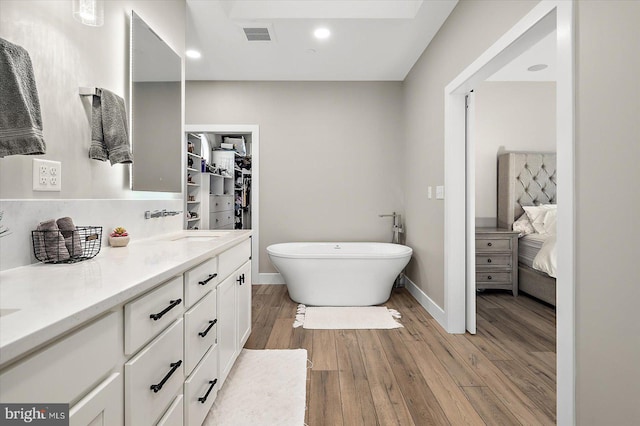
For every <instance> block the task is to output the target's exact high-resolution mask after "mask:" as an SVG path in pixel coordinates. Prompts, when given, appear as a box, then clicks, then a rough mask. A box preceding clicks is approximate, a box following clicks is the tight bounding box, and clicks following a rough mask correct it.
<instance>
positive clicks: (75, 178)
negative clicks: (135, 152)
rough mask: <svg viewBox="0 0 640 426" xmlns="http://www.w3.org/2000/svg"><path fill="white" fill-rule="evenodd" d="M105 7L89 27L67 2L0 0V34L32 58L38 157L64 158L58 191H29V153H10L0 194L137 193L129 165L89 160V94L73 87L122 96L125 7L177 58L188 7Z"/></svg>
mask: <svg viewBox="0 0 640 426" xmlns="http://www.w3.org/2000/svg"><path fill="white" fill-rule="evenodd" d="M104 6H105V11H104V25H103V26H102V27H89V26H86V25H82V24H81V23H79V22H77V21H75V20H74V19H73V17H72V14H71V11H72V2H71V1H69V0H65V1H57V0H51V1H49V0H48V1H31V0H19V1H5V0H2V4H1V5H0V7H1V10H2V13H0V37H2V38H4V39H7V40H9V41H10V42H12V43H15V44H18V45H20V46H22V47H24V48H25V49H26V50H27V51H28V52H29V55H30V56H31V61H32V62H33V67H34V73H35V79H36V84H37V87H38V93H39V98H40V107H41V110H42V121H43V128H44V129H43V132H44V138H45V142H46V144H47V153H46V154H45V155H40V156H38V157H37V158H42V159H47V160H55V161H61V162H62V192H34V191H33V190H32V177H31V168H32V166H31V164H32V159H33V158H34V157H32V156H10V157H6V158H4V159H2V160H0V164H1V165H2V167H0V198H22V199H25V198H38V199H51V198H53V199H69V198H73V199H78V198H80V199H88V198H97V199H104V198H107V199H111V198H135V197H136V194H135V193H134V192H132V191H130V190H129V167H128V166H125V165H115V166H113V167H112V166H111V165H110V164H109V163H108V162H100V161H95V160H89V159H88V150H89V145H90V143H91V126H90V117H91V115H90V105H91V100H90V99H91V98H90V97H84V98H81V97H80V96H79V95H78V87H79V86H95V87H104V88H106V89H109V90H111V91H113V92H115V93H116V94H118V95H120V96H122V97H124V98H125V100H128V98H129V95H128V94H129V47H128V46H129V16H130V13H131V10H132V9H134V10H135V11H136V12H137V13H138V14H139V15H140V16H141V17H142V18H143V19H144V20H145V21H146V22H147V24H149V26H151V27H152V28H154V29H155V30H156V31H157V32H158V34H160V36H161V37H163V38H164V39H165V40H166V41H167V43H168V44H169V45H170V46H171V47H172V48H173V49H174V50H175V51H176V52H178V54H179V55H180V56H183V52H184V45H185V16H186V5H185V2H184V0H169V1H162V2H149V1H145V0H123V1H105V2H104ZM180 196H181V194H176V195H173V196H171V197H172V198H179V197H180Z"/></svg>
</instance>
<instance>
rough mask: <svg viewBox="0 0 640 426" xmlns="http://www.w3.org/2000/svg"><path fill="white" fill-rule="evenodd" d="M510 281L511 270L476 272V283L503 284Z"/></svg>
mask: <svg viewBox="0 0 640 426" xmlns="http://www.w3.org/2000/svg"><path fill="white" fill-rule="evenodd" d="M510 282H511V272H489V271H487V272H476V283H487V284H505V283H510Z"/></svg>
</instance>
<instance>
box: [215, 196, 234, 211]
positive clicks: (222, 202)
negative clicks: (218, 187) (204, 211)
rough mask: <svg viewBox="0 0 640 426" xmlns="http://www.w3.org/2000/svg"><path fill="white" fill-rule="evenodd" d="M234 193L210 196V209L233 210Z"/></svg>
mask: <svg viewBox="0 0 640 426" xmlns="http://www.w3.org/2000/svg"><path fill="white" fill-rule="evenodd" d="M233 207H234V205H233V195H212V196H210V197H209V211H211V212H224V211H227V210H233Z"/></svg>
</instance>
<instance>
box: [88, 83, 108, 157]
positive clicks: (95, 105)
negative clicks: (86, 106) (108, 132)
mask: <svg viewBox="0 0 640 426" xmlns="http://www.w3.org/2000/svg"><path fill="white" fill-rule="evenodd" d="M89 158H92V159H94V160H100V161H107V159H108V158H109V152H107V146H106V145H105V143H104V136H103V135H102V104H101V102H100V95H99V94H98V95H94V96H93V100H92V104H91V146H90V147H89Z"/></svg>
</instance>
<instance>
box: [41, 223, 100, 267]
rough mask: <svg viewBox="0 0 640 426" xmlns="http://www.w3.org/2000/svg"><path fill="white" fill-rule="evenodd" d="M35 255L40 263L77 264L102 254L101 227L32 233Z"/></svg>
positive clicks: (77, 227) (80, 227)
mask: <svg viewBox="0 0 640 426" xmlns="http://www.w3.org/2000/svg"><path fill="white" fill-rule="evenodd" d="M31 240H32V241H33V254H34V255H35V257H36V259H38V260H39V261H40V262H45V263H76V262H81V261H83V260H87V259H91V258H92V257H95V256H96V255H97V254H98V253H99V252H100V246H101V244H102V227H101V226H76V228H75V230H74V231H64V230H60V231H58V230H53V231H40V230H38V231H31Z"/></svg>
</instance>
